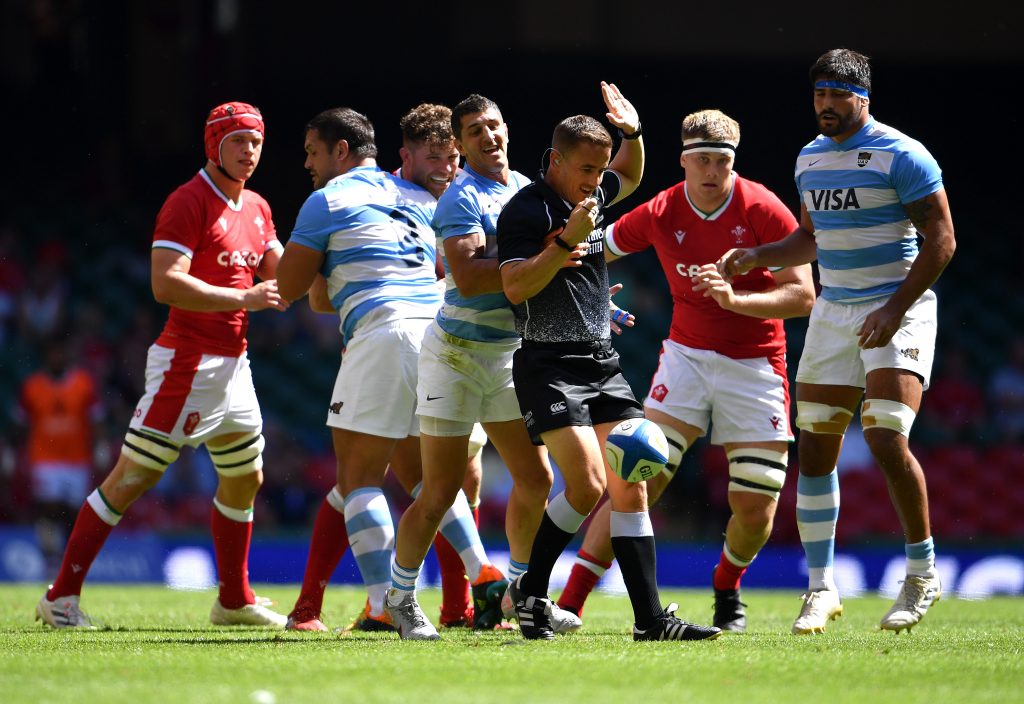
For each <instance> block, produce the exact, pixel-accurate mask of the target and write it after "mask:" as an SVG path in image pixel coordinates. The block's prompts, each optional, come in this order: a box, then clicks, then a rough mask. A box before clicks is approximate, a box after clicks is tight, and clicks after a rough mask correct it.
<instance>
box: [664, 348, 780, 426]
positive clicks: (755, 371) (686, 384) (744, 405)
mask: <svg viewBox="0 0 1024 704" xmlns="http://www.w3.org/2000/svg"><path fill="white" fill-rule="evenodd" d="M644 407H645V408H651V409H653V410H656V411H661V412H662V413H666V414H668V415H670V416H672V417H673V418H676V419H677V420H680V421H682V422H683V423H687V424H689V425H692V426H695V427H697V428H700V429H701V430H702V431H704V432H707V428H708V423H710V424H711V442H712V443H714V444H716V445H723V444H725V443H732V442H768V441H781V442H786V441H790V440H792V439H793V433H792V431H791V430H790V426H789V384H788V381H787V379H786V358H785V355H781V354H780V355H778V356H776V357H771V358H769V357H755V358H752V359H732V358H731V357H726V356H725V355H722V354H719V353H718V352H714V351H712V350H698V349H694V348H692V347H687V346H685V345H681V344H679V343H678V342H674V341H672V340H665V342H664V344H663V345H662V351H661V358H660V361H659V362H658V370H657V371H656V372H655V373H654V378H653V379H652V380H651V391H650V393H648V394H647V398H646V399H644Z"/></svg>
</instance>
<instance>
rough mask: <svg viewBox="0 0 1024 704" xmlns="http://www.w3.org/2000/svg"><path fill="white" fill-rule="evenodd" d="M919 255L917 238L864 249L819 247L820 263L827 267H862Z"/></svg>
mask: <svg viewBox="0 0 1024 704" xmlns="http://www.w3.org/2000/svg"><path fill="white" fill-rule="evenodd" d="M916 256H917V240H911V239H906V240H899V241H897V242H889V243H888V244H880V245H876V246H874V247H863V248H862V249H823V248H821V247H819V248H818V265H819V266H823V267H825V268H826V269H860V268H862V267H868V266H879V265H881V264H891V263H892V262H896V261H900V260H901V259H911V260H912V259H914V258H915V257H916Z"/></svg>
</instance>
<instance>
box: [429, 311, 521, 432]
mask: <svg viewBox="0 0 1024 704" xmlns="http://www.w3.org/2000/svg"><path fill="white" fill-rule="evenodd" d="M518 347H519V343H518V342H513V343H507V344H505V343H494V342H475V341H472V340H463V339H462V338H460V337H455V336H454V335H449V334H448V333H446V332H445V331H444V330H442V329H441V327H440V326H439V325H437V323H436V322H435V323H433V324H432V325H430V327H428V328H427V333H426V335H425V336H424V338H423V354H422V355H421V356H420V380H419V385H418V387H417V400H418V404H419V409H418V411H417V413H419V415H421V416H429V417H431V418H441V419H443V420H454V421H461V422H465V423H477V422H480V423H504V422H506V421H510V420H515V419H517V418H522V417H523V414H522V411H520V410H519V401H518V399H517V398H516V390H515V387H514V386H513V385H512V355H513V354H515V351H516V349H517V348H518Z"/></svg>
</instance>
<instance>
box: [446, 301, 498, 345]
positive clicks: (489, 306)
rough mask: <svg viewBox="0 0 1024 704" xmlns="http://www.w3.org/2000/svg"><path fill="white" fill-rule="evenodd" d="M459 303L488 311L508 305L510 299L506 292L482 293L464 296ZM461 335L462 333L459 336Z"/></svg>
mask: <svg viewBox="0 0 1024 704" xmlns="http://www.w3.org/2000/svg"><path fill="white" fill-rule="evenodd" d="M447 301H448V297H447V293H446V294H445V302H447ZM459 305H460V306H461V307H462V308H469V309H470V310H479V311H488V310H497V309H498V308H501V307H502V306H507V305H508V299H507V298H505V294H504V293H482V294H480V295H479V296H473V297H471V298H463V299H462V300H461V301H459ZM459 337H461V335H460V336H459Z"/></svg>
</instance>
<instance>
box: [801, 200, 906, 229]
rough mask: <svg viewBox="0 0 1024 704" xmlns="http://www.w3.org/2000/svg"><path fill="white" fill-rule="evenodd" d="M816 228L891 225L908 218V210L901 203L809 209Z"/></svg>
mask: <svg viewBox="0 0 1024 704" xmlns="http://www.w3.org/2000/svg"><path fill="white" fill-rule="evenodd" d="M808 214H809V215H810V216H811V221H812V222H813V223H814V229H816V230H848V229H850V228H851V227H871V226H873V225H889V224H890V223H898V222H902V221H903V220H906V219H907V211H905V210H904V209H903V206H902V205H900V204H899V203H896V204H895V205H883V206H882V207H880V208H861V209H859V210H854V211H849V210H846V211H843V210H818V211H808Z"/></svg>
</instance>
